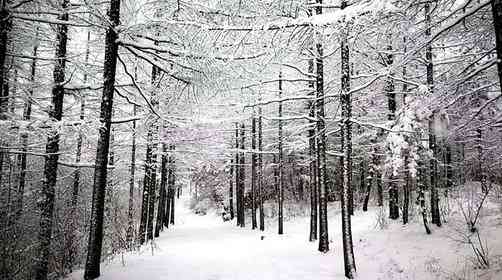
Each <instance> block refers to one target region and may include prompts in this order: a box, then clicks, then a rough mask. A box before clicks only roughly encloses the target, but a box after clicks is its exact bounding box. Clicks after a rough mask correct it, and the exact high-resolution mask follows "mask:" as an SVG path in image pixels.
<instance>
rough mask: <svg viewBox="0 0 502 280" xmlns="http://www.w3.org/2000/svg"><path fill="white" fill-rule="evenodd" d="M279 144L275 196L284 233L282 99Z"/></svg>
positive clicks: (280, 85)
mask: <svg viewBox="0 0 502 280" xmlns="http://www.w3.org/2000/svg"><path fill="white" fill-rule="evenodd" d="M281 96H282V73H281V72H279V100H280V99H281ZM278 112H279V115H278V116H279V124H278V126H279V140H278V141H279V143H278V144H279V146H278V153H279V166H278V167H279V193H278V197H277V205H278V208H279V214H278V215H279V216H278V218H277V222H278V233H279V234H283V233H284V217H283V210H284V209H283V204H284V157H283V153H282V147H283V136H282V101H279V109H278Z"/></svg>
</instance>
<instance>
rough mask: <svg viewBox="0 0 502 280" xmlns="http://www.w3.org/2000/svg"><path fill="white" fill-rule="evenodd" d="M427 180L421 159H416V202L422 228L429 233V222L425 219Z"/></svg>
mask: <svg viewBox="0 0 502 280" xmlns="http://www.w3.org/2000/svg"><path fill="white" fill-rule="evenodd" d="M426 181H427V179H426V172H425V167H424V164H423V162H422V160H419V161H418V180H417V184H418V196H417V204H418V206H419V207H420V214H421V215H422V221H423V223H424V228H425V232H426V233H427V234H431V230H430V228H429V222H428V220H427V206H426V203H425V188H426V185H425V182H426Z"/></svg>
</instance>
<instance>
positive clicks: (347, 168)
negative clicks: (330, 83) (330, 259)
mask: <svg viewBox="0 0 502 280" xmlns="http://www.w3.org/2000/svg"><path fill="white" fill-rule="evenodd" d="M346 7H347V2H346V1H345V0H342V3H341V9H342V10H343V9H344V8H346ZM345 24H346V26H345V27H344V30H343V31H342V32H343V33H342V42H341V62H342V71H341V72H342V81H341V83H342V91H341V96H340V103H341V108H342V127H341V131H342V132H341V134H342V152H343V165H342V166H343V167H342V168H343V170H342V173H343V175H342V240H343V260H344V268H345V277H347V278H349V279H353V278H354V277H355V276H356V275H355V274H356V263H355V259H354V249H353V244H352V225H351V217H350V216H351V215H350V214H351V213H350V199H351V197H350V193H351V191H350V190H351V188H352V172H351V171H352V122H351V117H352V97H351V93H350V67H349V65H350V64H349V59H350V56H349V45H348V26H347V25H348V23H345Z"/></svg>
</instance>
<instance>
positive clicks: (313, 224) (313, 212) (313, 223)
mask: <svg viewBox="0 0 502 280" xmlns="http://www.w3.org/2000/svg"><path fill="white" fill-rule="evenodd" d="M310 14H312V11H311V10H309V15H310ZM308 72H309V74H311V75H312V76H313V75H314V59H309V61H308ZM308 87H309V90H310V91H311V92H310V93H309V95H314V96H315V94H316V92H315V81H309V83H308ZM307 110H308V112H309V117H310V118H311V119H310V120H309V124H310V129H309V130H308V139H309V188H310V235H309V240H310V241H314V240H317V217H318V215H317V214H318V210H317V198H318V190H317V185H318V184H317V164H316V163H317V160H316V158H317V156H316V155H317V152H316V145H317V141H316V122H315V121H314V118H315V117H316V102H315V101H310V102H308V103H307Z"/></svg>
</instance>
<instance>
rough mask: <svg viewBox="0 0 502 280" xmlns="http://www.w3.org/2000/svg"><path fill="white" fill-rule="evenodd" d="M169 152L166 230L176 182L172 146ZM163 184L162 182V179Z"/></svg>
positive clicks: (169, 147) (165, 215) (165, 214)
mask: <svg viewBox="0 0 502 280" xmlns="http://www.w3.org/2000/svg"><path fill="white" fill-rule="evenodd" d="M167 148H168V150H169V153H168V154H167V156H166V157H167V166H166V169H167V170H166V171H165V172H167V199H166V206H165V208H164V211H165V213H164V221H163V223H164V226H165V227H166V228H169V220H170V219H171V204H172V203H171V201H172V198H171V196H172V190H173V188H174V187H173V184H174V180H173V176H174V173H173V153H172V149H171V148H172V146H171V145H170V144H169V145H168V147H167ZM161 182H162V177H161ZM195 199H197V192H196V193H195Z"/></svg>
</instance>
